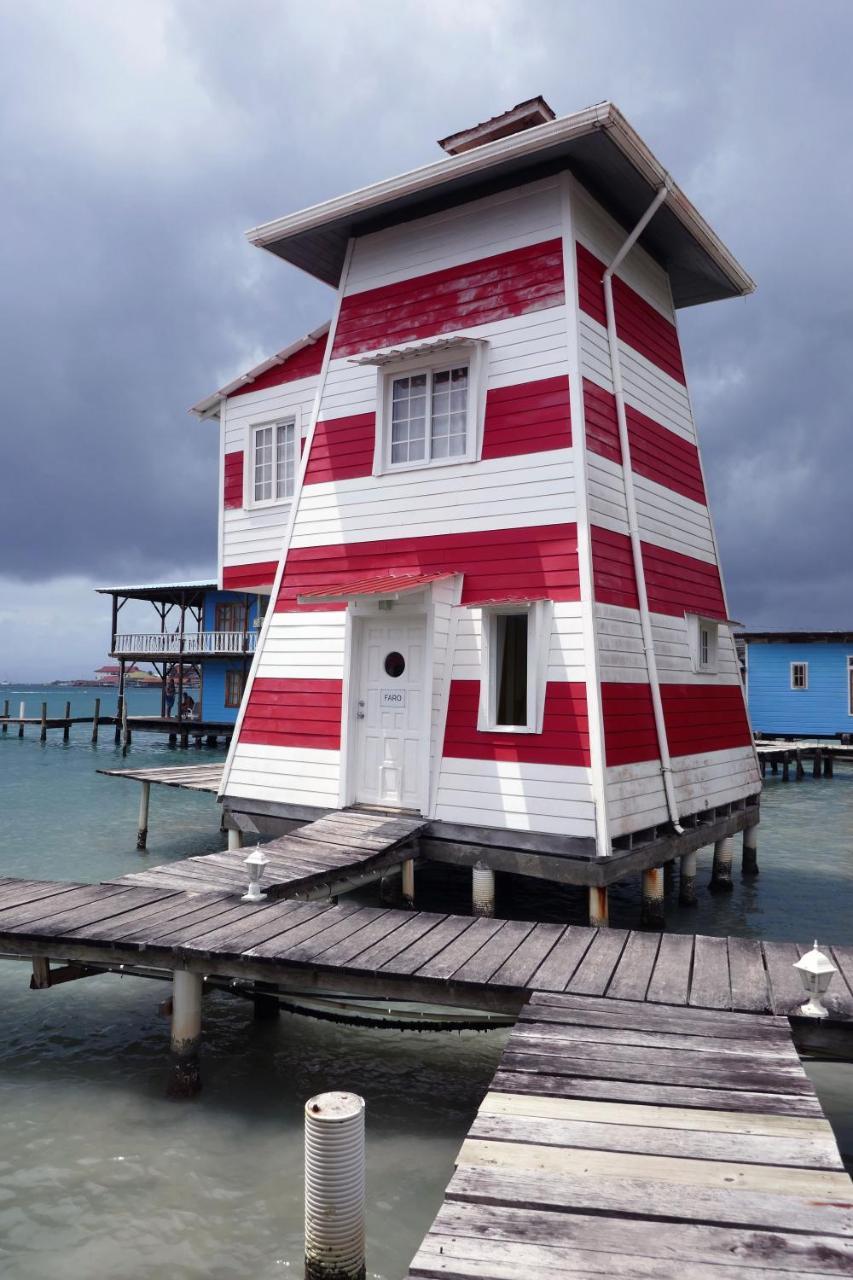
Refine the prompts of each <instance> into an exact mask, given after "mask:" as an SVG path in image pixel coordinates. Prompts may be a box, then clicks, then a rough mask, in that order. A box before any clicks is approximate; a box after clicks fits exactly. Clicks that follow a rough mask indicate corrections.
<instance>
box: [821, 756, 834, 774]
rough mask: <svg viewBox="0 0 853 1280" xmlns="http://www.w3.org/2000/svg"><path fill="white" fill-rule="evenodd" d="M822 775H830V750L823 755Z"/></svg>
mask: <svg viewBox="0 0 853 1280" xmlns="http://www.w3.org/2000/svg"><path fill="white" fill-rule="evenodd" d="M823 776H824V777H825V778H831V777H832V752H831V751H827V753H826V755H825V756H824V757H823Z"/></svg>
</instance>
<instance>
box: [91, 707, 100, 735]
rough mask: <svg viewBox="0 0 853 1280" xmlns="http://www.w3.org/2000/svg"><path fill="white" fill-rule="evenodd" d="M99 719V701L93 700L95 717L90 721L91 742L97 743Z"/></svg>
mask: <svg viewBox="0 0 853 1280" xmlns="http://www.w3.org/2000/svg"><path fill="white" fill-rule="evenodd" d="M100 718H101V699H100V698H96V699H95V715H94V718H93V720H92V741H93V742H97V741H98V721H99V720H100Z"/></svg>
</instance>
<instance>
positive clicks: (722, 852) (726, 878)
mask: <svg viewBox="0 0 853 1280" xmlns="http://www.w3.org/2000/svg"><path fill="white" fill-rule="evenodd" d="M733 857H734V841H733V840H732V838H731V836H725V837H724V838H723V839H722V840H717V841H716V843H715V844H714V864H713V866H712V868H711V883H710V885H709V886H708V887H709V889H710V890H711V892H712V893H731V891H732V888H733V885H732V859H733Z"/></svg>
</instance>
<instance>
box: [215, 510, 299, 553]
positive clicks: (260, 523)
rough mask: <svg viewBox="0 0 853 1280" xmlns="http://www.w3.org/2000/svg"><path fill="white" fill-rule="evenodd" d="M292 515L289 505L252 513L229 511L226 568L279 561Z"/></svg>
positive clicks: (225, 532)
mask: <svg viewBox="0 0 853 1280" xmlns="http://www.w3.org/2000/svg"><path fill="white" fill-rule="evenodd" d="M289 515H290V503H289V502H286V503H277V504H276V505H275V506H273V507H264V508H258V509H256V510H249V511H245V510H242V509H240V508H233V509H232V508H229V509H226V510H225V511H224V512H223V518H222V541H223V548H222V563H223V565H224V566H225V567H226V568H229V567H231V566H232V565H243V564H256V563H260V562H261V561H266V562H268V563H269V562H271V561H278V559H279V557H280V555H281V550H282V546H283V544H284V535H285V533H286V532H287V522H288V519H289Z"/></svg>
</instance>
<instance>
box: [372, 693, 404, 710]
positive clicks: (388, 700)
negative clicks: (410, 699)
mask: <svg viewBox="0 0 853 1280" xmlns="http://www.w3.org/2000/svg"><path fill="white" fill-rule="evenodd" d="M379 700H380V704H381V706H383V707H388V708H391V709H393V710H396V711H400V710H401V709H402V708H403V707H405V705H406V690H405V689H380V691H379Z"/></svg>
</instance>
